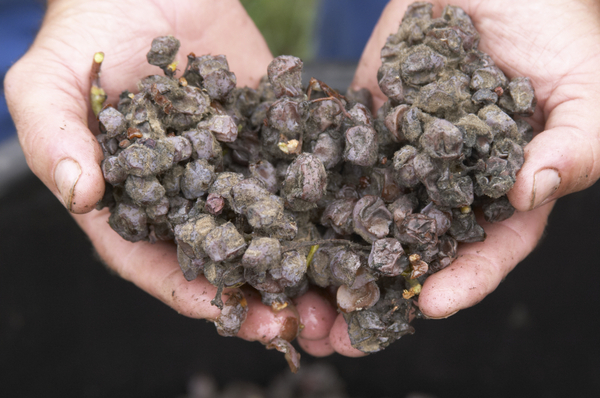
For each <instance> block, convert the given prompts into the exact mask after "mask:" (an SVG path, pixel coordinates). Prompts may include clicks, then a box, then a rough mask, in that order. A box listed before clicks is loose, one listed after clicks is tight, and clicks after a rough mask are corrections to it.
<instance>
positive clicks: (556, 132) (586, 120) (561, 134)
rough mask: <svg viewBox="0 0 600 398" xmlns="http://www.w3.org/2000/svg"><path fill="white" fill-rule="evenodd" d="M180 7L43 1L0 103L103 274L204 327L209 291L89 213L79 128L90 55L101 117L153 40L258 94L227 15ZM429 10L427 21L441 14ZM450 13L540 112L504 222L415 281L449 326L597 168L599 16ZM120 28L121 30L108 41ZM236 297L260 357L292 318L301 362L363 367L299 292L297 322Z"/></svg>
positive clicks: (365, 69) (252, 51)
mask: <svg viewBox="0 0 600 398" xmlns="http://www.w3.org/2000/svg"><path fill="white" fill-rule="evenodd" d="M185 3H186V4H179V3H178V7H177V8H173V7H172V6H171V4H170V3H169V2H166V1H160V0H156V1H152V2H150V1H148V2H145V1H144V2H142V1H123V0H121V1H118V2H117V1H114V0H104V1H99V0H92V1H86V2H83V1H78V0H72V1H70V0H54V1H50V2H49V5H48V12H47V14H46V18H45V20H44V24H43V27H42V29H41V31H40V33H39V35H38V37H37V39H36V41H35V43H34V44H33V46H32V47H31V49H30V50H29V51H28V53H27V54H26V55H25V56H24V57H23V58H22V59H21V60H20V61H19V62H17V63H16V64H15V65H14V67H13V68H12V69H11V70H10V71H9V73H8V74H7V77H6V79H5V89H6V98H7V102H8V105H9V109H10V111H11V114H12V116H13V118H14V120H15V124H16V126H17V130H18V132H19V138H20V141H21V145H22V146H23V149H24V153H25V154H26V157H27V161H28V163H29V166H30V167H31V169H32V170H33V171H34V173H35V174H36V175H37V176H38V177H39V178H40V179H41V180H42V181H43V182H44V183H45V184H46V185H47V186H48V188H49V189H50V190H51V191H52V192H53V193H54V194H55V195H56V196H57V198H58V199H59V200H60V201H61V202H62V203H63V204H64V205H65V207H66V208H67V209H68V210H69V211H70V212H71V213H73V214H74V217H75V219H76V220H77V222H78V223H79V224H80V226H81V227H82V229H83V230H84V231H85V232H86V233H87V234H88V236H89V237H90V239H91V241H92V243H93V244H94V246H95V247H96V249H97V250H98V252H99V254H100V255H101V256H102V258H103V259H104V261H105V262H106V263H107V264H108V265H109V266H110V267H111V268H112V269H114V270H115V271H116V272H117V273H118V274H119V275H121V276H122V277H123V278H125V279H127V280H129V281H132V282H133V283H135V284H136V285H137V286H139V287H140V288H142V289H144V290H145V291H147V292H148V293H149V294H151V295H153V296H155V297H156V298H158V299H160V300H162V301H163V302H165V303H166V304H168V305H170V306H171V307H172V308H174V309H175V310H176V311H178V312H179V313H181V314H184V315H186V316H190V317H193V318H206V319H210V320H215V319H217V318H218V316H219V310H218V309H217V308H216V307H214V306H211V305H210V300H211V299H212V298H213V297H214V295H215V293H216V288H215V287H214V286H212V285H210V284H209V283H208V282H207V281H206V279H205V278H204V277H199V278H197V279H196V280H194V281H192V282H187V281H186V280H185V278H184V276H183V275H182V273H181V271H180V269H179V265H178V263H177V257H176V248H175V245H173V244H172V243H167V242H157V243H155V244H154V245H152V244H150V243H148V242H140V243H136V244H133V243H131V242H127V241H124V240H123V239H121V237H120V236H118V234H116V233H114V231H112V230H111V229H110V227H109V225H108V224H107V222H106V221H107V218H108V211H107V210H105V211H102V212H97V211H93V209H94V206H95V203H96V202H97V201H98V200H99V199H100V198H101V197H102V194H103V190H104V181H103V177H102V171H101V169H100V162H101V160H102V157H103V156H102V151H101V149H100V146H99V145H98V143H97V141H96V140H95V138H94V137H93V135H92V133H91V132H90V131H89V130H88V128H87V126H86V123H85V121H86V120H91V121H93V122H90V126H95V125H96V124H97V123H96V122H95V118H91V114H90V111H89V108H88V98H87V96H88V94H87V93H88V89H89V83H88V75H89V69H90V63H91V59H92V56H93V54H94V52H96V51H104V52H105V54H106V60H105V62H104V64H103V69H102V78H103V88H104V89H105V90H106V91H107V93H108V101H107V102H109V103H113V104H116V103H117V98H118V94H119V92H120V91H121V89H123V88H128V89H130V90H131V91H135V82H136V81H138V80H139V79H140V78H142V77H144V76H147V75H149V74H154V73H159V70H157V68H155V67H152V66H150V65H146V64H145V54H146V52H147V48H148V45H149V43H150V42H151V41H152V39H153V38H154V37H156V36H159V35H164V34H173V35H176V36H177V37H178V38H179V39H180V40H181V43H182V48H181V50H180V51H179V55H178V58H177V59H178V60H179V61H180V65H181V64H183V65H184V64H185V56H186V54H188V53H189V52H190V51H195V52H197V53H204V54H208V53H211V54H225V55H226V56H227V60H228V62H229V67H230V70H231V71H233V72H234V73H235V74H236V77H237V81H238V86H244V85H249V86H252V87H256V86H257V85H258V81H259V78H260V76H262V75H263V74H264V71H265V70H266V68H267V65H268V64H269V62H270V60H271V55H270V54H269V51H268V49H267V47H266V45H265V43H264V41H263V39H262V38H261V37H260V34H259V33H258V31H257V30H256V28H255V27H254V25H253V24H252V22H251V21H250V20H249V18H248V17H247V15H246V14H245V12H244V11H243V9H242V7H241V6H240V5H239V3H238V2H236V1H233V0H222V1H219V2H211V1H208V0H205V1H191V0H190V1H186V2H185ZM409 3H410V1H406V0H393V1H391V2H390V4H389V5H388V7H387V8H386V9H385V11H384V13H383V14H382V17H381V19H380V21H379V23H378V25H377V26H376V28H375V30H374V32H373V35H372V37H371V39H370V41H369V42H368V44H367V47H366V48H365V51H364V53H363V57H362V59H361V62H360V65H359V69H358V70H357V74H356V77H355V80H354V82H353V88H354V89H360V88H368V89H369V90H370V91H371V92H372V94H373V97H374V98H373V100H374V105H375V107H379V106H380V105H381V104H382V103H383V102H384V101H385V99H386V98H385V97H384V96H383V94H382V93H381V91H380V90H379V87H378V84H377V78H376V76H377V70H378V69H379V66H380V65H381V61H380V58H379V53H380V49H381V47H382V46H383V44H384V43H385V39H386V38H387V36H388V35H389V34H391V33H394V32H395V31H396V30H397V28H398V23H399V21H400V20H401V19H402V16H403V14H404V12H405V10H406V7H407V5H408V4H409ZM434 3H435V6H434V17H435V16H439V15H440V13H441V10H442V8H443V6H445V5H446V4H447V3H448V2H447V1H435V2H434ZM453 5H456V6H459V7H462V8H463V9H464V10H465V11H466V12H467V13H468V14H469V15H471V18H472V20H473V23H474V25H475V27H476V28H477V29H478V30H479V31H480V34H481V42H480V49H481V50H482V51H485V52H487V53H488V54H490V55H491V57H492V58H493V59H494V61H495V62H496V64H497V65H498V66H499V67H500V68H501V69H503V70H504V71H505V72H506V74H507V76H508V77H509V78H512V77H514V76H529V77H531V80H532V84H533V86H534V87H535V90H536V95H537V97H538V106H537V109H536V112H535V113H534V114H533V116H532V117H531V118H530V119H529V120H530V121H531V123H532V124H533V126H534V130H535V133H537V135H536V136H535V137H534V139H533V140H532V142H531V143H530V144H529V145H528V146H527V147H526V148H525V164H524V165H523V168H522V169H521V171H520V172H519V174H518V175H517V177H518V178H517V182H516V184H515V186H514V188H513V189H512V190H511V192H509V194H508V197H509V199H510V201H511V203H512V204H513V206H514V207H515V208H516V209H517V210H518V212H517V213H516V214H515V216H513V217H512V218H510V219H508V220H506V221H502V222H499V223H495V224H489V223H486V222H485V221H483V220H479V222H480V223H481V225H482V226H484V228H485V230H486V233H487V235H488V238H487V240H486V241H485V242H479V243H472V244H465V245H463V246H462V247H461V248H460V249H459V253H458V255H459V258H458V259H457V260H456V261H455V262H454V263H453V264H451V265H450V266H448V267H447V268H445V269H443V270H442V271H440V272H438V273H436V274H434V275H432V276H430V277H429V278H428V279H427V281H426V283H425V285H424V286H423V290H422V293H421V295H420V297H419V305H420V309H421V310H422V311H423V313H424V314H425V315H426V316H428V317H431V318H445V317H448V316H450V315H452V314H454V313H455V312H457V311H459V310H461V309H464V308H467V307H470V306H472V305H474V304H476V303H477V302H479V301H481V300H482V299H483V298H484V297H485V296H486V295H487V294H489V293H490V292H491V291H493V290H494V289H495V288H496V287H497V286H498V284H499V283H500V281H501V280H502V279H503V278H504V277H505V276H506V274H507V273H508V272H510V270H512V269H513V268H514V266H515V265H516V264H517V263H518V262H519V261H520V260H522V259H523V258H524V257H525V256H527V254H528V253H529V252H531V250H533V248H534V247H535V245H536V244H537V241H538V240H539V238H540V236H541V234H542V232H543V229H544V227H545V224H546V220H547V217H548V214H549V212H550V210H551V208H552V202H553V201H554V200H555V199H557V198H559V197H560V196H563V195H566V194H568V193H570V192H575V191H579V190H581V189H584V188H587V187H588V186H590V185H592V184H593V183H594V182H595V181H596V180H597V179H598V177H599V176H600V163H596V162H595V161H594V154H595V153H597V152H598V151H599V150H600V143H599V142H600V141H599V140H598V136H599V135H600V131H599V127H598V126H600V114H599V113H598V111H597V110H598V109H599V108H600V72H599V70H598V68H597V65H598V62H599V60H600V22H599V21H600V5H599V4H598V3H597V2H596V1H594V0H572V1H566V0H530V1H527V2H524V1H518V0H507V1H502V2H500V1H487V0H472V1H468V0H456V1H455V2H453ZM215 15H218V16H219V18H215V17H214V16H215ZM533 15H535V18H532V16H533ZM148 21H151V23H149V22H148ZM175 23H177V25H176V26H175ZM122 26H127V27H129V29H127V30H125V31H121V30H118V29H115V27H122ZM231 27H236V29H235V30H232V29H231ZM557 32H558V33H557ZM179 73H180V72H178V74H177V75H179ZM88 118H90V119H88ZM61 127H62V128H63V129H64V130H62V129H60V128H61ZM95 132H97V131H95ZM61 161H62V162H61ZM68 166H73V167H71V168H69V167H68ZM538 172H539V174H536V173H538ZM557 176H559V177H557ZM69 177H70V178H69ZM74 181H76V185H75V186H74V187H73V182H74ZM536 182H537V184H536ZM543 184H544V185H543ZM534 186H536V188H535V189H534ZM544 186H545V187H546V188H545V189H544ZM457 281H458V283H457ZM226 291H227V289H226ZM242 291H243V293H244V295H245V297H246V300H247V301H248V314H247V319H246V321H245V322H244V324H243V325H242V327H241V329H240V331H239V332H238V334H237V335H238V337H242V338H244V339H248V340H259V341H261V342H263V343H267V342H268V341H270V340H271V339H273V338H275V337H276V336H282V337H283V336H285V337H284V338H291V337H292V336H293V335H294V334H295V332H294V331H293V330H292V329H294V327H291V326H290V325H292V326H293V325H297V323H294V321H297V317H298V315H299V316H300V317H301V322H302V324H304V326H305V328H304V329H303V330H302V332H301V333H300V335H299V344H300V346H301V347H303V349H305V350H306V351H307V352H308V353H310V354H311V355H314V356H325V355H329V354H331V353H333V352H338V353H340V354H342V355H347V356H362V355H364V354H363V353H362V352H360V351H358V350H356V349H354V348H352V347H351V345H350V340H349V338H348V334H347V328H348V327H347V324H346V322H345V320H344V318H343V317H342V316H341V315H337V316H336V312H335V309H334V308H333V307H332V306H330V304H329V303H328V301H327V300H326V299H323V298H322V297H321V296H320V295H319V294H316V293H315V292H313V291H309V293H307V294H306V295H304V296H302V297H300V298H298V299H295V303H296V308H295V309H294V308H292V307H291V306H290V307H288V308H286V309H284V310H282V311H280V312H278V313H274V312H273V311H271V309H270V308H268V307H266V306H264V305H262V304H261V302H260V296H259V295H258V293H256V291H254V290H252V289H247V288H242ZM226 299H227V297H226V296H223V300H226ZM259 330H260V332H259Z"/></svg>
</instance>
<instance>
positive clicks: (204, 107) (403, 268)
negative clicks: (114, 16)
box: [98, 2, 536, 357]
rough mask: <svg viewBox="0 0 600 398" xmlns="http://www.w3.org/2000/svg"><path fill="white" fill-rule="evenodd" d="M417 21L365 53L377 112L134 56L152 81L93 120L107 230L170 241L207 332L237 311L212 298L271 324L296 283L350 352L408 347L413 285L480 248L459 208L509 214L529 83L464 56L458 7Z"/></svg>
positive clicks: (296, 292)
mask: <svg viewBox="0 0 600 398" xmlns="http://www.w3.org/2000/svg"><path fill="white" fill-rule="evenodd" d="M431 10H432V5H431V4H429V3H423V2H419V3H414V4H412V5H411V6H409V8H408V10H407V12H406V15H405V16H404V19H403V20H402V24H401V25H400V28H399V29H398V32H397V33H395V34H393V35H391V36H390V37H389V38H388V39H387V42H386V44H385V46H384V47H383V49H382V50H381V60H382V66H381V68H380V69H379V71H378V74H377V79H378V82H379V86H380V87H381V90H382V91H383V92H384V93H385V94H386V96H387V97H388V98H389V99H388V101H387V102H386V103H385V104H384V105H383V106H382V107H381V108H380V109H379V110H378V112H377V114H376V115H372V114H371V111H370V108H371V105H372V104H371V102H372V101H371V97H370V94H369V93H368V91H366V90H359V91H353V90H349V91H348V92H347V94H346V95H345V96H343V95H341V94H339V93H338V92H337V91H335V90H333V89H332V88H330V87H329V86H327V85H326V84H325V83H323V82H321V81H318V80H316V79H311V81H310V83H309V86H308V88H307V89H305V88H304V87H303V86H302V80H301V73H302V61H301V60H300V59H298V58H296V57H293V56H280V57H277V58H275V59H274V60H273V61H272V62H271V64H270V65H269V67H268V70H267V76H265V77H264V78H263V79H262V80H261V81H260V84H259V86H258V88H257V89H252V88H248V87H244V88H237V87H236V78H235V75H234V74H233V73H232V72H231V71H230V70H229V67H228V64H227V60H226V58H225V56H223V55H217V56H212V55H204V56H200V57H197V56H196V55H195V54H193V53H192V54H190V55H188V63H187V66H186V68H185V71H184V73H183V76H182V77H180V78H179V79H177V78H176V77H175V76H174V72H175V70H176V68H175V67H176V64H175V63H173V60H174V57H175V55H176V53H177V50H178V49H179V42H178V41H177V39H175V38H173V37H171V36H165V37H159V38H156V39H155V40H154V41H153V42H152V47H151V50H150V52H149V53H148V55H147V58H148V62H149V63H151V64H153V65H156V66H158V67H160V68H162V69H163V71H164V76H161V75H153V76H148V77H146V78H144V79H142V80H141V81H140V82H139V84H138V88H139V92H138V93H137V94H133V93H130V92H128V91H125V92H123V93H122V94H121V96H120V101H119V104H118V106H117V108H113V107H111V106H106V107H104V109H103V110H102V111H101V112H100V113H99V115H98V119H99V122H100V129H101V132H102V134H100V135H99V136H98V141H99V142H100V144H101V146H102V149H103V151H104V156H105V159H104V161H103V162H102V171H103V173H104V177H105V179H106V182H107V189H106V194H105V196H104V198H103V200H102V201H101V202H100V203H99V207H104V206H108V207H109V208H110V212H111V215H110V219H109V223H110V225H111V227H112V228H113V229H114V230H115V231H116V232H118V233H119V234H120V235H121V236H122V237H123V238H124V239H127V240H129V241H132V242H136V241H140V240H149V241H151V242H154V241H157V240H167V241H171V240H174V241H175V243H176V244H177V254H178V260H179V264H180V266H181V270H182V272H183V274H184V276H185V278H186V279H187V280H193V279H195V278H196V277H198V275H204V277H206V279H207V280H208V281H209V282H210V283H212V284H213V285H215V286H216V287H217V288H218V292H217V295H216V297H215V299H214V300H213V301H212V303H213V304H214V305H216V306H218V307H219V308H220V309H221V310H222V312H221V316H220V317H219V319H218V320H217V321H216V322H215V323H216V326H217V330H218V331H219V333H221V334H223V335H235V334H236V333H237V332H238V330H239V328H240V325H241V324H242V322H243V321H244V319H245V316H246V312H247V308H246V303H245V300H244V299H243V297H242V296H241V294H239V293H238V294H232V295H230V297H229V299H228V300H227V302H226V303H223V302H222V300H221V293H222V290H223V288H225V287H237V286H241V285H242V284H248V285H250V286H252V287H253V288H255V289H257V290H258V291H259V292H260V293H261V295H262V301H263V303H264V304H266V305H269V306H271V307H272V308H273V309H274V310H279V309H281V308H285V306H287V305H288V304H290V303H291V299H293V298H295V297H298V296H300V295H302V294H303V293H305V292H306V291H307V289H308V288H309V286H310V285H316V286H319V287H322V288H328V287H332V286H333V287H337V303H338V308H339V310H340V311H341V312H342V313H343V314H344V317H345V319H346V321H347V323H348V332H349V335H350V340H351V343H352V345H353V346H354V347H355V348H357V349H359V350H362V351H364V352H375V351H379V350H381V349H383V348H385V347H386V346H388V345H389V344H390V343H392V342H393V341H395V340H397V339H398V338H400V337H401V336H402V335H404V334H407V333H412V332H413V328H412V327H411V326H410V325H409V317H410V316H411V314H414V313H415V312H416V313H417V314H418V308H417V307H416V303H415V302H414V298H415V297H416V296H418V294H419V292H420V290H421V286H422V284H423V282H424V280H425V279H426V278H427V277H428V276H429V275H431V274H432V273H434V272H437V271H439V270H441V269H443V268H445V267H447V266H448V265H449V264H450V263H452V261H453V260H454V259H455V258H456V256H457V245H458V243H459V242H477V241H482V240H484V239H485V232H484V230H483V228H482V227H481V226H480V225H479V224H478V223H477V220H476V217H475V214H474V212H473V206H475V207H480V208H482V210H483V215H484V216H485V219H486V220H488V221H489V222H497V221H502V220H504V219H506V218H508V217H510V216H511V215H512V214H513V212H514V208H513V207H512V206H511V205H510V203H509V202H508V200H507V199H506V193H507V192H508V191H509V190H510V189H511V187H512V186H513V184H514V182H515V175H516V173H517V171H518V170H519V169H520V167H521V165H522V164H523V161H524V159H523V146H524V145H525V144H526V143H527V142H528V141H529V140H530V139H531V136H532V128H531V127H530V126H529V125H528V124H527V122H526V121H524V120H523V119H521V118H520V117H521V116H528V115H531V114H532V113H533V110H534V107H535V103H536V100H535V95H534V90H533V88H532V86H531V83H530V81H529V79H528V78H523V77H518V78H514V79H512V80H511V81H509V80H508V79H507V78H506V77H505V75H504V74H503V72H502V71H501V70H500V69H499V68H498V67H497V66H495V64H494V62H493V61H492V59H491V58H490V57H489V56H488V55H486V54H485V53H483V52H481V51H479V50H478V49H477V46H478V42H479V35H478V33H477V31H476V30H475V28H474V27H473V24H472V23H471V20H470V18H469V17H468V15H467V14H466V13H465V12H464V11H463V10H462V9H460V8H458V7H453V6H447V7H446V8H445V9H444V11H443V13H442V16H441V17H440V18H433V17H432V11H431ZM280 340H281V339H280ZM272 345H273V346H274V347H275V348H278V349H280V350H281V351H285V352H287V353H288V354H290V352H291V351H293V348H292V346H291V345H289V343H288V342H286V341H275V342H273V343H272ZM290 356H292V357H293V356H294V355H293V353H292V354H290Z"/></svg>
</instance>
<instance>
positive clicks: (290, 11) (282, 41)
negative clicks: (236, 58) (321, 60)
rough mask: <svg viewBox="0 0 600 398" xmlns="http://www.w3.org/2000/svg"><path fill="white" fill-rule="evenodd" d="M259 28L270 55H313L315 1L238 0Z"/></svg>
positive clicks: (307, 56)
mask: <svg viewBox="0 0 600 398" xmlns="http://www.w3.org/2000/svg"><path fill="white" fill-rule="evenodd" d="M241 2H242V4H243V5H244V7H245V8H246V11H247V12H248V14H249V15H250V17H251V18H252V20H253V21H254V23H255V24H256V26H257V27H258V29H259V30H260V31H261V33H262V34H263V36H264V37H265V40H266V41H267V44H268V45H269V49H270V50H271V52H272V53H273V56H275V57H276V56H278V55H294V56H296V57H299V58H301V59H302V60H304V61H307V60H310V59H311V58H312V57H313V56H314V50H315V49H314V40H313V38H314V31H315V20H316V15H317V7H318V3H319V0H241Z"/></svg>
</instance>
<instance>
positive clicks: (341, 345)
mask: <svg viewBox="0 0 600 398" xmlns="http://www.w3.org/2000/svg"><path fill="white" fill-rule="evenodd" d="M329 342H330V343H331V346H332V347H333V349H334V350H335V352H337V353H338V354H341V355H344V356H347V357H364V356H365V355H367V354H365V353H364V352H362V351H360V350H357V349H356V348H354V347H352V343H351V342H350V337H349V336H348V324H347V323H346V320H345V319H344V317H343V316H342V314H339V315H338V316H337V318H336V319H335V322H334V324H333V326H332V328H331V333H330V334H329Z"/></svg>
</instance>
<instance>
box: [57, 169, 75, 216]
mask: <svg viewBox="0 0 600 398" xmlns="http://www.w3.org/2000/svg"><path fill="white" fill-rule="evenodd" d="M80 175H81V167H80V166H79V163H77V162H76V161H74V160H73V159H63V160H61V161H60V163H59V164H58V166H56V169H55V170H54V183H55V184H56V188H58V191H59V192H60V196H61V197H62V201H63V204H64V205H65V207H66V208H67V210H69V211H71V209H72V207H73V194H74V192H75V185H77V181H79V176H80Z"/></svg>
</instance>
